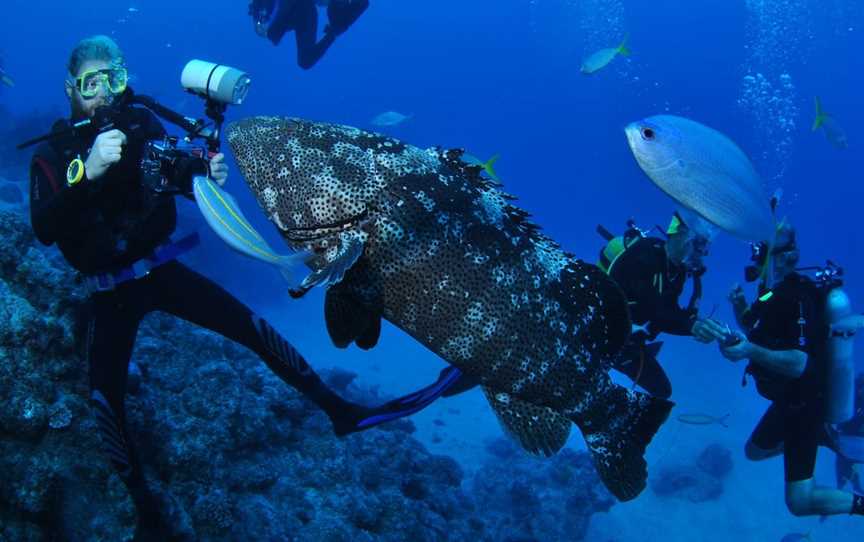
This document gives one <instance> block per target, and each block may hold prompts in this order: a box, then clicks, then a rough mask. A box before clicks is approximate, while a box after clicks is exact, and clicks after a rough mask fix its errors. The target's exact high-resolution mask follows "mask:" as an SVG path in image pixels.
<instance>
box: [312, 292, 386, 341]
mask: <svg viewBox="0 0 864 542" xmlns="http://www.w3.org/2000/svg"><path fill="white" fill-rule="evenodd" d="M324 321H325V322H326V323H327V333H329V334H330V340H332V341H333V344H334V345H335V346H336V347H337V348H347V347H348V345H350V344H351V343H352V342H354V341H357V346H359V347H360V348H363V349H364V350H369V349H370V348H372V347H373V346H375V345H376V344H377V343H378V336H379V335H380V334H381V316H380V315H378V314H374V313H373V312H372V311H370V310H369V309H367V308H366V307H364V306H363V305H361V304H360V303H358V302H357V301H355V300H354V299H352V298H351V297H350V296H348V295H347V294H345V293H344V292H342V291H341V289H340V288H339V285H336V286H334V287H332V288H330V289H328V290H327V294H326V295H325V296H324Z"/></svg>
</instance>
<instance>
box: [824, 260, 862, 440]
mask: <svg viewBox="0 0 864 542" xmlns="http://www.w3.org/2000/svg"><path fill="white" fill-rule="evenodd" d="M842 274H843V270H842V269H840V268H839V267H837V266H836V265H835V264H833V263H832V262H830V261H829V262H828V266H827V267H826V268H825V269H823V270H821V271H819V272H818V273H817V274H816V278H817V281H819V282H820V283H821V284H822V285H823V288H824V289H826V290H827V291H828V293H827V294H826V296H825V320H826V321H827V322H828V325H829V326H830V333H829V335H828V344H827V345H826V346H827V348H826V349H825V352H826V368H825V376H826V378H825V421H826V422H828V423H832V424H837V423H843V422H845V421H848V420H850V419H851V418H852V417H853V415H854V414H855V358H854V356H853V347H854V342H853V341H854V338H855V334H856V332H857V331H858V329H860V328H861V327H864V316H862V315H860V314H853V313H852V303H851V301H850V300H849V296H848V295H846V292H844V291H843V289H842V285H843V282H842V280H841V279H840V278H839V277H840V276H842Z"/></svg>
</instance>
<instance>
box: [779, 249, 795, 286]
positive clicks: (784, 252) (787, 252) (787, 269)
mask: <svg viewBox="0 0 864 542" xmlns="http://www.w3.org/2000/svg"><path fill="white" fill-rule="evenodd" d="M799 257H800V253H799V252H798V249H797V248H790V249H781V250H775V251H774V253H773V265H774V281H775V282H779V281H781V280H783V279H784V278H786V276H787V275H789V274H790V273H792V272H794V271H795V266H797V265H798V259H799Z"/></svg>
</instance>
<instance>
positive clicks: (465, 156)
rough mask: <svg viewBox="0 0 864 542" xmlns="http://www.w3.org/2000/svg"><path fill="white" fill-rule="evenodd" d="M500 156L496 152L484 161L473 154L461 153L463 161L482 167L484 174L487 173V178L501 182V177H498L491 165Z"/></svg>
mask: <svg viewBox="0 0 864 542" xmlns="http://www.w3.org/2000/svg"><path fill="white" fill-rule="evenodd" d="M500 157H501V156H500V155H498V154H496V155H495V156H493V157H492V158H490V159H488V160H486V161H485V162H484V161H482V160H480V159H479V158H477V157H476V156H474V155H473V154H468V153H467V152H466V153H465V154H463V155H462V160H463V161H465V163H466V164H471V165H472V166H480V167H481V168H483V171H485V172H486V175H489V178H490V179H492V180H493V181H495V182H499V183H500V182H501V179H499V178H498V174H497V173H496V172H495V169H494V168H493V167H492V165H493V164H495V162H497V161H498V158H500Z"/></svg>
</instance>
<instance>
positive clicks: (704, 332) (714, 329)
mask: <svg viewBox="0 0 864 542" xmlns="http://www.w3.org/2000/svg"><path fill="white" fill-rule="evenodd" d="M728 330H729V328H728V327H727V326H724V325H723V324H721V323H720V322H718V321H717V320H714V319H710V318H709V319H702V318H700V319H698V320H696V321H695V322H694V323H693V328H692V329H691V330H690V333H692V334H693V338H694V339H696V340H697V341H699V342H700V343H704V344H708V343H710V342H712V341H716V340H718V339H722V338H723V337H725V336H726V335H728V333H729V331H728Z"/></svg>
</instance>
